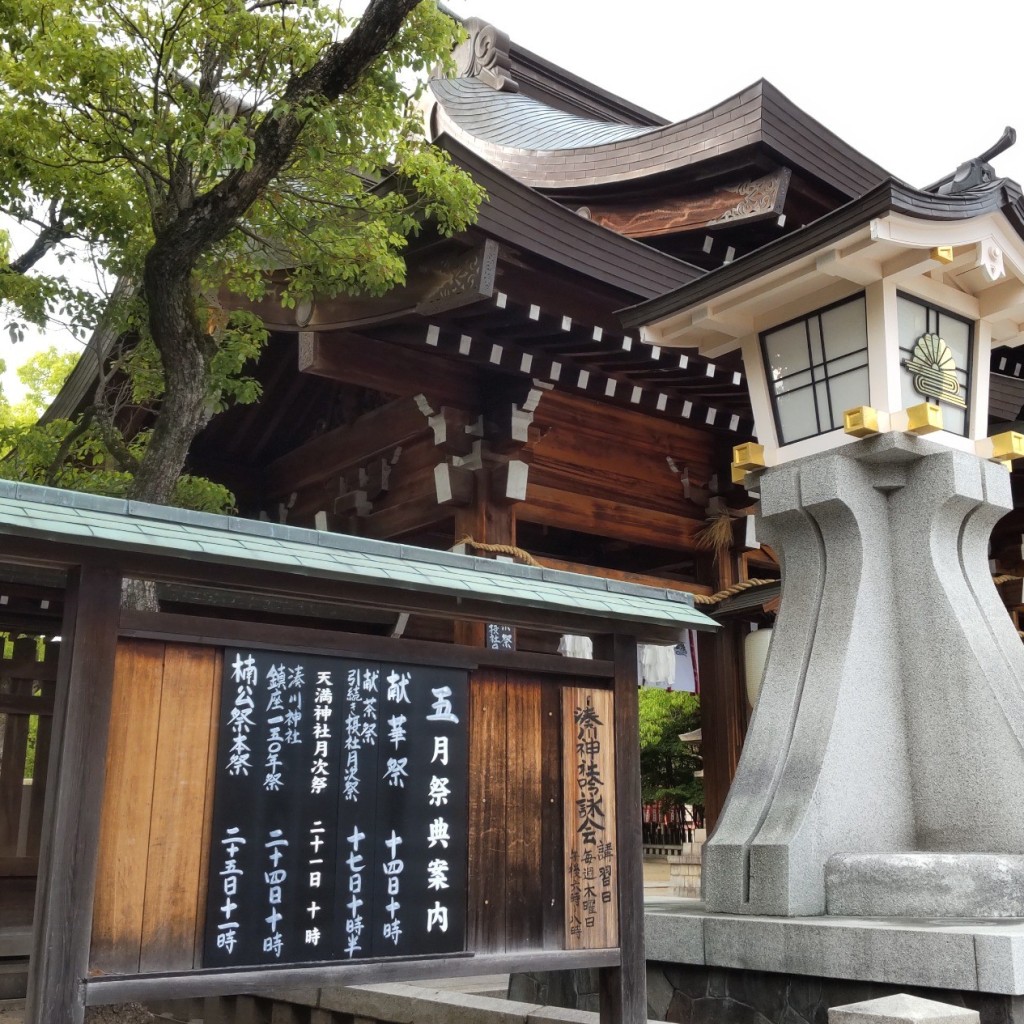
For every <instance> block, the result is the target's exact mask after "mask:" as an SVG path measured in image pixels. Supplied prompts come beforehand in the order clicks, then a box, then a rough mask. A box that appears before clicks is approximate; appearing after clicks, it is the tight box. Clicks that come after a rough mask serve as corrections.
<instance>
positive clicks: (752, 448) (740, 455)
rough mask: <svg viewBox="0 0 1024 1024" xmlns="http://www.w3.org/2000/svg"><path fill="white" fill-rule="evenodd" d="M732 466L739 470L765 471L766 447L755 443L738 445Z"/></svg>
mask: <svg viewBox="0 0 1024 1024" xmlns="http://www.w3.org/2000/svg"><path fill="white" fill-rule="evenodd" d="M732 464H733V465H734V466H736V467H738V468H739V469H764V445H763V444H757V443H756V442H755V441H747V442H746V444H738V445H736V447H735V448H733V450H732Z"/></svg>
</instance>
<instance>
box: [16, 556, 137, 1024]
mask: <svg viewBox="0 0 1024 1024" xmlns="http://www.w3.org/2000/svg"><path fill="white" fill-rule="evenodd" d="M120 606H121V576H120V574H119V573H117V572H114V571H112V570H108V569H101V568H95V567H93V566H83V567H82V568H81V569H79V570H77V571H75V572H73V573H72V576H71V579H70V580H69V584H68V589H67V598H66V601H65V611H64V622H63V626H62V633H61V653H60V662H59V667H58V675H57V692H56V701H55V705H54V713H53V738H52V746H51V750H50V761H49V770H48V773H47V779H48V785H49V791H48V792H47V795H46V809H45V811H44V815H43V841H42V850H41V853H40V859H39V888H38V891H37V895H36V909H35V923H34V926H33V935H32V960H31V963H30V968H29V983H28V1004H27V1007H26V1014H25V1022H26V1024H80V1022H81V1021H82V1020H83V1019H84V1016H85V1006H84V1003H83V997H82V979H83V978H84V977H85V976H86V974H87V972H88V967H89V941H90V933H91V928H92V906H93V889H94V886H95V881H96V852H97V847H98V842H99V827H100V806H101V804H102V800H103V782H104V776H105V772H106V754H107V730H108V727H109V722H110V701H111V693H112V689H113V679H114V654H115V651H116V648H117V627H118V618H119V615H120Z"/></svg>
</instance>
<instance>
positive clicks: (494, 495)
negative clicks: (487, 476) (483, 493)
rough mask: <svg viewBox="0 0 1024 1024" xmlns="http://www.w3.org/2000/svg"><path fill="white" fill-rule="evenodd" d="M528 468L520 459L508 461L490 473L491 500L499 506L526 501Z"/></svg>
mask: <svg viewBox="0 0 1024 1024" xmlns="http://www.w3.org/2000/svg"><path fill="white" fill-rule="evenodd" d="M529 475H530V467H529V465H528V464H527V463H525V462H523V461H522V460H521V459H509V461H508V462H506V463H505V464H504V465H502V466H498V467H497V468H496V469H495V470H494V471H493V472H492V473H491V499H492V500H493V501H496V502H498V503H500V504H509V503H511V502H515V501H525V500H526V484H527V480H528V479H529Z"/></svg>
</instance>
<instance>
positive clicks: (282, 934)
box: [204, 648, 468, 967]
mask: <svg viewBox="0 0 1024 1024" xmlns="http://www.w3.org/2000/svg"><path fill="white" fill-rule="evenodd" d="M467 687H468V681H467V675H466V673H465V672H462V671H459V670H450V669H439V668H433V667H424V666H410V665H401V664H388V663H367V662H357V661H354V660H351V659H346V658H331V657H324V656H315V655H301V654H296V653H287V652H283V651H252V650H246V649H244V648H238V649H229V650H227V651H226V652H225V661H224V675H223V684H222V696H221V709H220V717H219V723H220V726H219V746H218V754H217V780H216V791H215V798H214V815H213V831H212V838H211V857H210V882H209V888H208V893H207V906H206V937H205V948H204V966H206V967H223V966H234V965H238V966H241V965H254V964H268V963H297V962H308V961H323V960H341V961H347V960H355V959H359V958H366V957H386V956H412V955H421V954H425V953H429V954H444V953H452V952H459V951H461V950H463V949H464V948H465V941H466V938H465V921H466V857H467V825H466V820H467V818H466V815H467V810H466V800H467V797H466V793H467V779H466V775H467V772H466V758H467V749H466V748H467V744H466V736H467V726H468V720H467V719H468V702H467Z"/></svg>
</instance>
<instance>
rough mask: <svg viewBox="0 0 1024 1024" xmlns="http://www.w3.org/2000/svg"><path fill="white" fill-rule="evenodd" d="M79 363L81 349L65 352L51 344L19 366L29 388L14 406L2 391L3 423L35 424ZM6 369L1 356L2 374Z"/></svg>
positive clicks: (0, 392) (23, 379)
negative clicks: (79, 350)
mask: <svg viewBox="0 0 1024 1024" xmlns="http://www.w3.org/2000/svg"><path fill="white" fill-rule="evenodd" d="M77 362H78V353H77V352H61V351H60V350H59V349H58V348H57V346H56V345H51V346H50V347H49V348H47V349H44V350H43V351H42V352H37V353H36V354H35V355H34V356H32V357H31V358H29V359H28V360H27V361H26V362H25V363H24V364H23V365H21V366H19V367H18V369H17V370H16V371H15V372H16V373H17V376H18V379H19V380H20V381H21V383H22V386H23V387H24V388H25V396H24V398H23V399H22V400H21V401H20V402H17V403H15V404H13V405H12V404H11V402H10V400H9V399H8V398H7V396H6V395H5V394H4V393H3V391H2V390H0V425H3V426H11V425H19V424H20V425H25V426H27V425H29V424H31V423H35V421H36V420H38V419H39V417H40V416H41V415H42V413H43V410H44V409H45V408H46V407H47V406H48V405H49V404H50V402H52V401H53V399H54V398H55V397H56V395H57V392H58V391H60V389H61V385H62V384H63V383H64V381H65V380H67V378H68V374H69V373H71V371H72V370H73V369H74V368H75V363H77ZM6 372H7V365H6V363H5V362H4V361H3V360H2V359H0V375H2V374H4V373H6Z"/></svg>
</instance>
